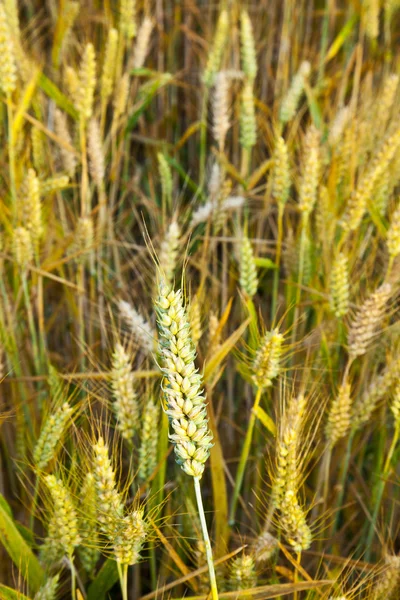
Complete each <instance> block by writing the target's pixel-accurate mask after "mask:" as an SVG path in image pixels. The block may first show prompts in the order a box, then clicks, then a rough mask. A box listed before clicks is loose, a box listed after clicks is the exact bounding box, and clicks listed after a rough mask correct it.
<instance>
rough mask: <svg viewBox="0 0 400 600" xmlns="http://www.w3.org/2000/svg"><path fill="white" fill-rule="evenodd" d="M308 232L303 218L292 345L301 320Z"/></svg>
mask: <svg viewBox="0 0 400 600" xmlns="http://www.w3.org/2000/svg"><path fill="white" fill-rule="evenodd" d="M306 230H307V220H306V219H304V218H303V219H302V221H301V234H300V251H299V274H298V280H297V290H296V304H295V309H294V317H293V329H292V344H294V343H295V341H296V332H297V320H298V318H299V308H300V300H301V286H302V284H303V271H304V247H305V243H306Z"/></svg>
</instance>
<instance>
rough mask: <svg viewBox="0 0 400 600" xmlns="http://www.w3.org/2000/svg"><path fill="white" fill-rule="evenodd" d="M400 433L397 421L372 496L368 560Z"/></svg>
mask: <svg viewBox="0 0 400 600" xmlns="http://www.w3.org/2000/svg"><path fill="white" fill-rule="evenodd" d="M399 435H400V423H396V426H395V430H394V435H393V439H392V443H391V444H390V448H389V452H388V455H387V457H386V461H385V465H384V467H383V473H382V475H381V476H380V478H379V481H378V485H377V488H376V489H375V493H374V494H373V495H372V498H373V500H374V510H373V513H372V518H371V522H370V524H369V529H368V535H367V541H366V548H367V551H366V553H365V559H366V560H367V561H369V560H370V556H371V545H372V540H373V538H374V533H375V526H376V521H377V519H378V513H379V509H380V506H381V502H382V496H383V492H384V491H385V486H386V481H387V479H388V477H389V474H390V470H391V463H392V458H393V453H394V451H395V449H396V446H397V442H398V441H399Z"/></svg>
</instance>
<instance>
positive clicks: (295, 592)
mask: <svg viewBox="0 0 400 600" xmlns="http://www.w3.org/2000/svg"><path fill="white" fill-rule="evenodd" d="M297 562H298V563H299V566H300V564H301V552H299V553H298V554H297ZM298 582H299V571H298V569H295V570H294V574H293V583H294V585H296V584H297V583H298ZM293 600H297V590H294V593H293Z"/></svg>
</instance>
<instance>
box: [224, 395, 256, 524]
mask: <svg viewBox="0 0 400 600" xmlns="http://www.w3.org/2000/svg"><path fill="white" fill-rule="evenodd" d="M260 400H261V388H258V389H257V394H256V397H255V400H254V404H253V408H252V411H251V415H250V420H249V425H248V427H247V432H246V437H245V440H244V444H243V448H242V454H241V456H240V461H239V466H238V470H237V473H236V479H235V487H234V490H233V497H232V502H231V510H230V514H229V524H230V525H233V524H234V523H235V513H236V505H237V501H238V498H239V494H240V489H241V487H242V483H243V476H244V470H245V468H246V463H247V459H248V458H249V454H250V447H251V440H252V438H253V430H254V425H255V422H256V411H257V408H258V405H259V404H260Z"/></svg>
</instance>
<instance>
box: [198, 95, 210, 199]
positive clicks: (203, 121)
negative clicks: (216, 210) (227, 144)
mask: <svg viewBox="0 0 400 600" xmlns="http://www.w3.org/2000/svg"><path fill="white" fill-rule="evenodd" d="M208 96H209V89H208V87H206V88H205V90H204V94H203V103H202V107H201V117H200V165H199V182H200V187H201V188H202V187H203V184H204V175H205V168H206V145H207V108H208Z"/></svg>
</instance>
